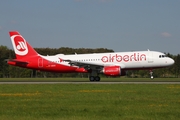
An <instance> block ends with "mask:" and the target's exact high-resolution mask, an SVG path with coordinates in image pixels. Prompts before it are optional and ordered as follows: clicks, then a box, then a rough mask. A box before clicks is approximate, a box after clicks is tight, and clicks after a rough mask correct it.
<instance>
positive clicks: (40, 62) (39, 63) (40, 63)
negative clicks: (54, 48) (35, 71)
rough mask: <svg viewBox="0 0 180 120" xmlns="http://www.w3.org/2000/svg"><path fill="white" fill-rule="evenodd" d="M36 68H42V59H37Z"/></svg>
mask: <svg viewBox="0 0 180 120" xmlns="http://www.w3.org/2000/svg"><path fill="white" fill-rule="evenodd" d="M38 67H39V68H42V67H43V59H42V58H39V59H38Z"/></svg>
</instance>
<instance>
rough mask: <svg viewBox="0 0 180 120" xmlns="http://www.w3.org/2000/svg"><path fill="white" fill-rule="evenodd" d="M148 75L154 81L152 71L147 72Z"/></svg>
mask: <svg viewBox="0 0 180 120" xmlns="http://www.w3.org/2000/svg"><path fill="white" fill-rule="evenodd" d="M149 74H150V76H151V79H154V77H153V71H152V70H150V71H149Z"/></svg>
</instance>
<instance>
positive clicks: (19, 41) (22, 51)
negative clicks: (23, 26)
mask: <svg viewBox="0 0 180 120" xmlns="http://www.w3.org/2000/svg"><path fill="white" fill-rule="evenodd" d="M9 35H10V38H11V42H12V45H13V48H14V52H15V54H16V59H24V58H28V57H30V56H35V55H38V53H37V52H36V51H35V50H34V48H32V47H31V45H30V44H29V43H28V42H27V41H26V40H25V39H24V38H23V37H22V36H21V35H20V34H19V33H18V32H17V31H10V32H9Z"/></svg>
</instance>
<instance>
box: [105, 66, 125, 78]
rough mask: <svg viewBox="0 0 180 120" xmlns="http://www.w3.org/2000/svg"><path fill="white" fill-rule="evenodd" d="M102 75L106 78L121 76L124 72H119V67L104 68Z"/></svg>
mask: <svg viewBox="0 0 180 120" xmlns="http://www.w3.org/2000/svg"><path fill="white" fill-rule="evenodd" d="M103 73H104V74H105V75H107V76H123V75H126V71H124V70H121V67H120V66H106V67H104V68H103Z"/></svg>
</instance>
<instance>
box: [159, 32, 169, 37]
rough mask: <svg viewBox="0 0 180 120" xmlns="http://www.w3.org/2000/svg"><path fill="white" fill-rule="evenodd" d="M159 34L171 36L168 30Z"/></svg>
mask: <svg viewBox="0 0 180 120" xmlns="http://www.w3.org/2000/svg"><path fill="white" fill-rule="evenodd" d="M161 36H163V37H171V34H170V33H168V32H163V33H161Z"/></svg>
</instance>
